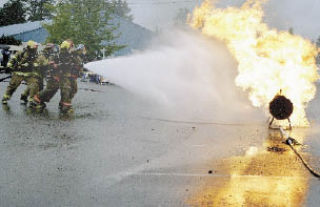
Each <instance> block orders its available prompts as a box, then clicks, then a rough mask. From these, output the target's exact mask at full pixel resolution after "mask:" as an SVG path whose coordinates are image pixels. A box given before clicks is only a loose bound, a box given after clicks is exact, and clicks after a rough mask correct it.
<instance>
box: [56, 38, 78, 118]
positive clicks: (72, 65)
mask: <svg viewBox="0 0 320 207" xmlns="http://www.w3.org/2000/svg"><path fill="white" fill-rule="evenodd" d="M59 59H60V70H61V74H62V75H61V83H60V90H61V100H60V103H59V106H60V110H61V112H62V113H64V114H66V113H73V108H72V103H71V102H72V98H73V96H74V94H75V92H76V90H77V83H76V82H75V81H76V77H77V75H76V74H75V73H76V72H75V71H76V70H78V69H79V66H80V65H81V62H80V61H79V58H78V56H77V55H76V50H75V48H74V44H73V42H72V41H71V40H66V41H64V42H63V43H62V44H61V46H60V55H59Z"/></svg>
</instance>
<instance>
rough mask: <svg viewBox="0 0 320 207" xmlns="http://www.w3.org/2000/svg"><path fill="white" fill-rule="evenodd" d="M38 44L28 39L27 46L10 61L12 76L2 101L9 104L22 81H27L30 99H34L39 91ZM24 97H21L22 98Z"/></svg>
mask: <svg viewBox="0 0 320 207" xmlns="http://www.w3.org/2000/svg"><path fill="white" fill-rule="evenodd" d="M37 49H38V44H37V43H36V42H34V41H32V40H30V41H28V43H27V47H26V48H24V50H23V51H22V52H19V53H17V54H16V55H15V56H14V57H13V58H12V59H11V60H10V61H9V63H8V67H9V68H10V69H11V71H12V78H11V80H10V83H9V86H8V87H7V90H6V92H5V94H4V96H3V98H2V103H3V104H7V103H8V100H9V99H10V98H11V96H12V94H13V93H14V92H15V90H16V89H17V88H18V87H19V85H20V84H21V82H22V81H25V82H26V83H27V87H28V90H29V92H28V93H29V94H30V97H29V99H28V101H30V102H31V101H33V96H34V95H35V94H37V93H38V91H39V79H40V75H39V71H38V66H39V64H38V63H37V57H38V52H37ZM22 98H23V97H21V99H22Z"/></svg>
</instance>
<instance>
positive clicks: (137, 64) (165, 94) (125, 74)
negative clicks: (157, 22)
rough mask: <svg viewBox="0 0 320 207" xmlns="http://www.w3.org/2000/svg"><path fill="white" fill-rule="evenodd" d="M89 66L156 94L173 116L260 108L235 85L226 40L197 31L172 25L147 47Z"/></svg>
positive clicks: (239, 115) (225, 114)
mask: <svg viewBox="0 0 320 207" xmlns="http://www.w3.org/2000/svg"><path fill="white" fill-rule="evenodd" d="M85 67H86V68H88V69H89V70H91V71H93V72H95V73H98V74H101V75H103V76H104V77H106V78H107V79H109V80H110V81H111V82H113V83H115V84H117V85H119V86H121V87H122V88H124V89H127V90H129V91H132V92H133V93H135V94H139V95H142V96H144V97H148V98H150V99H152V100H155V101H156V102H157V103H158V105H159V106H161V107H163V108H164V109H165V111H166V112H167V114H169V115H170V116H171V118H172V117H174V118H177V119H187V120H207V121H209V120H211V121H212V120H214V121H224V122H226V121H240V120H242V121H243V120H247V121H249V118H248V117H251V118H252V117H255V118H256V117H257V116H256V115H257V114H258V113H256V111H254V109H253V108H252V107H251V106H250V105H251V104H250V103H249V102H248V101H247V98H246V95H244V94H243V92H241V91H240V90H239V89H237V88H236V87H235V84H234V79H235V77H236V71H237V69H236V68H237V63H236V62H235V60H234V59H233V58H232V57H231V55H230V54H229V52H228V50H227V49H226V47H225V46H224V44H222V43H221V42H218V41H216V40H213V39H207V38H205V37H204V36H203V35H201V34H199V33H197V32H194V31H179V30H176V31H173V32H172V31H171V32H170V33H166V34H162V35H161V36H160V37H158V38H156V40H155V41H154V43H153V44H152V45H151V46H150V48H149V49H147V50H146V51H143V52H138V53H136V54H133V55H130V56H126V57H118V58H113V59H105V60H102V61H97V62H92V63H88V64H87V65H86V66H85ZM162 115H163V114H162ZM251 118H250V119H251ZM250 121H251V120H250Z"/></svg>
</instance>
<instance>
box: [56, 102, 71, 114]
mask: <svg viewBox="0 0 320 207" xmlns="http://www.w3.org/2000/svg"><path fill="white" fill-rule="evenodd" d="M59 108H60V104H59ZM60 112H61V113H62V114H73V112H74V111H73V108H72V105H71V103H65V102H63V103H61V108H60Z"/></svg>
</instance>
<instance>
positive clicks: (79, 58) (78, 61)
mask: <svg viewBox="0 0 320 207" xmlns="http://www.w3.org/2000/svg"><path fill="white" fill-rule="evenodd" d="M85 55H86V48H85V46H84V45H83V44H79V45H78V47H77V48H76V50H75V51H73V55H72V57H73V59H74V64H73V65H72V69H71V76H70V84H71V94H70V99H71V100H72V99H73V98H74V96H75V95H76V93H77V92H78V83H77V79H78V78H79V77H81V75H82V74H83V65H84V61H85Z"/></svg>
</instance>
